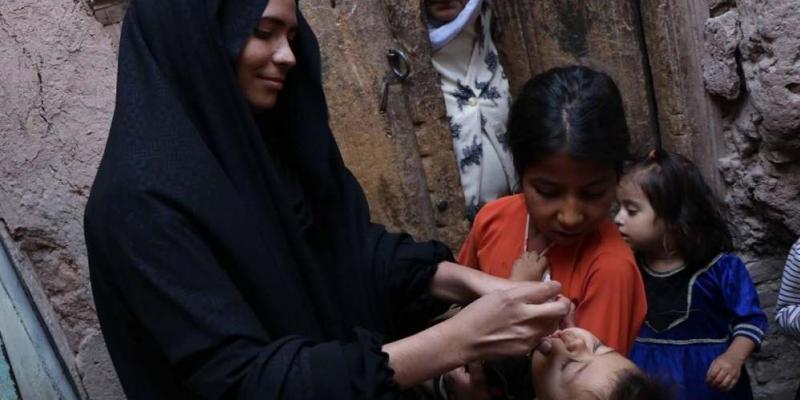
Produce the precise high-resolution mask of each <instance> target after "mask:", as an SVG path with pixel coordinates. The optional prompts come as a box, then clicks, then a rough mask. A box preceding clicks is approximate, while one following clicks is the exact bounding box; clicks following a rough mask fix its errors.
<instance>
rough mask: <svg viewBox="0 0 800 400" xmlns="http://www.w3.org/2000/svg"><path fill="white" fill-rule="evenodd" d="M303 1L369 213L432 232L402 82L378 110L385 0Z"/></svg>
mask: <svg viewBox="0 0 800 400" xmlns="http://www.w3.org/2000/svg"><path fill="white" fill-rule="evenodd" d="M336 3H337V4H336V8H332V7H331V2H330V0H308V1H303V2H301V3H300V7H301V9H302V10H303V13H304V15H305V16H306V18H307V19H308V20H309V23H310V24H311V26H312V27H313V28H314V30H315V32H316V34H317V36H318V38H319V43H320V48H321V51H322V62H323V78H324V85H325V93H326V95H327V98H328V108H329V110H330V116H331V128H332V129H333V132H334V135H335V137H336V141H337V142H338V144H339V148H340V149H341V151H342V156H343V157H344V159H345V162H346V164H347V165H348V167H349V168H350V169H351V170H352V171H353V174H354V175H355V176H356V177H357V178H358V180H359V181H360V182H361V184H362V186H363V188H364V191H365V193H366V196H367V199H368V201H369V204H370V207H371V212H372V217H373V220H374V221H376V222H380V223H383V224H385V225H387V226H388V227H389V228H390V229H394V230H403V231H406V232H409V233H411V234H412V235H414V236H416V237H419V238H434V237H436V236H437V234H436V230H435V228H434V226H435V222H434V215H433V206H432V203H431V200H430V197H429V196H428V188H427V185H426V183H425V180H424V176H425V174H424V169H423V166H422V161H421V159H420V157H419V154H418V151H417V144H416V138H415V135H414V126H413V123H412V120H411V117H410V116H409V114H408V108H407V106H406V104H405V100H404V99H403V96H402V89H401V88H400V86H399V85H393V86H392V87H391V88H390V89H391V92H390V96H389V101H388V109H387V112H386V114H382V113H381V112H380V111H379V102H380V98H381V91H382V89H383V79H384V77H385V76H386V75H387V74H388V73H389V66H388V63H387V60H386V51H387V50H388V49H390V48H392V47H394V46H396V43H394V41H393V40H392V37H391V34H390V31H389V27H388V23H387V20H386V12H385V9H384V6H383V4H382V3H380V2H376V1H364V0H361V1H359V0H339V1H337V2H336Z"/></svg>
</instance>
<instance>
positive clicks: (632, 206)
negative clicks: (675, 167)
mask: <svg viewBox="0 0 800 400" xmlns="http://www.w3.org/2000/svg"><path fill="white" fill-rule="evenodd" d="M617 200H618V201H619V211H618V212H617V215H616V216H615V217H614V223H616V224H617V227H618V228H619V232H620V233H621V234H622V237H623V238H624V239H625V241H626V242H628V244H629V245H630V246H631V247H632V248H633V249H634V250H636V251H640V252H645V253H661V252H664V251H666V249H665V248H664V245H665V243H664V235H665V233H666V228H665V226H664V221H663V220H662V219H661V218H658V216H657V215H656V212H655V210H653V207H652V206H651V205H650V201H649V200H647V196H646V195H645V194H644V192H643V191H642V188H641V187H640V186H639V185H638V184H637V183H636V182H635V181H634V180H633V179H630V178H629V177H626V178H623V179H622V181H621V182H620V184H619V186H618V187H617Z"/></svg>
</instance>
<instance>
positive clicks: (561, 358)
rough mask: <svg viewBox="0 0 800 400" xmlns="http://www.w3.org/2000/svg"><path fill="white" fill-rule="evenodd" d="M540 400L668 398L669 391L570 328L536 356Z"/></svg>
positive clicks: (582, 331)
mask: <svg viewBox="0 0 800 400" xmlns="http://www.w3.org/2000/svg"><path fill="white" fill-rule="evenodd" d="M532 359H533V386H534V388H535V390H536V395H537V399H539V400H562V399H563V400H567V399H572V400H581V399H609V400H618V399H619V400H621V399H631V400H633V399H649V400H659V399H666V398H668V397H667V393H666V391H665V390H664V389H663V388H661V387H660V385H658V384H656V383H654V382H652V381H651V380H649V379H648V378H647V377H646V376H645V375H644V374H643V373H642V372H641V371H640V370H639V369H638V368H637V367H636V366H635V365H634V364H633V363H632V362H631V361H630V360H628V359H627V358H625V357H623V356H622V355H621V354H619V353H617V352H616V351H615V350H614V349H612V348H610V347H608V346H606V345H604V344H603V343H602V342H601V341H600V340H599V339H597V337H596V336H594V335H593V334H592V333H591V332H589V331H587V330H585V329H581V328H577V327H570V328H567V329H563V330H558V331H556V332H555V333H553V334H552V335H550V336H549V337H548V338H547V339H545V341H543V342H542V344H541V345H540V346H539V347H538V348H537V349H536V350H535V351H534V353H533V357H532Z"/></svg>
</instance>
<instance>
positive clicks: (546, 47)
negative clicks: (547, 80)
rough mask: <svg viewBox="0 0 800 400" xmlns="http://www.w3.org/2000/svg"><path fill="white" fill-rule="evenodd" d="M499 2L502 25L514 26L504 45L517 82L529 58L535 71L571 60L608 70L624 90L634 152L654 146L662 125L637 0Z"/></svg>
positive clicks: (506, 0)
mask: <svg viewBox="0 0 800 400" xmlns="http://www.w3.org/2000/svg"><path fill="white" fill-rule="evenodd" d="M496 7H497V9H498V10H499V12H498V15H499V16H500V18H502V19H503V22H502V23H501V25H506V24H508V25H510V26H511V28H510V29H505V34H504V37H503V38H502V40H501V41H500V46H501V48H502V49H503V50H504V53H505V54H506V68H507V70H508V72H509V78H510V79H511V83H512V86H514V87H518V86H519V85H520V84H521V83H522V82H524V80H525V79H526V78H523V76H522V75H521V74H524V73H525V70H526V67H525V66H524V65H523V64H524V63H525V62H527V63H528V64H529V71H530V74H535V73H539V72H543V71H545V70H547V69H549V68H552V67H557V66H564V65H570V64H581V65H586V66H589V67H592V68H595V69H598V70H600V71H603V72H606V73H607V74H609V75H610V76H611V77H612V78H613V79H614V81H615V82H616V83H617V85H618V86H619V88H620V90H621V91H622V96H623V102H624V104H625V111H626V113H627V119H628V125H629V126H630V128H631V135H632V139H633V148H634V151H635V152H637V153H643V152H645V151H646V149H649V148H652V146H653V144H654V139H655V133H656V128H657V125H656V122H655V115H654V114H653V112H652V111H651V106H652V105H651V92H650V88H649V84H648V79H649V76H648V69H647V66H646V62H647V60H646V59H645V58H646V57H645V56H644V51H643V43H642V39H641V35H642V31H641V26H640V24H639V15H638V14H639V13H638V8H637V7H636V3H635V2H633V1H629V0H540V1H515V0H497V4H496ZM520 40H521V41H522V42H520ZM525 56H526V57H527V60H526V61H522V60H521V59H520V58H521V57H525Z"/></svg>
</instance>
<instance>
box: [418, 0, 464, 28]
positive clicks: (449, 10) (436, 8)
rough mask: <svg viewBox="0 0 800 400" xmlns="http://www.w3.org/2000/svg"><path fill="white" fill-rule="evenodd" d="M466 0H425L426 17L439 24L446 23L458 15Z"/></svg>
mask: <svg viewBox="0 0 800 400" xmlns="http://www.w3.org/2000/svg"><path fill="white" fill-rule="evenodd" d="M466 4H467V0H425V11H426V12H427V14H428V17H429V18H430V19H432V20H433V21H435V22H437V23H439V24H446V23H448V22H450V21H452V20H454V19H456V17H457V16H458V14H460V13H461V10H463V9H464V6H465V5H466Z"/></svg>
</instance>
